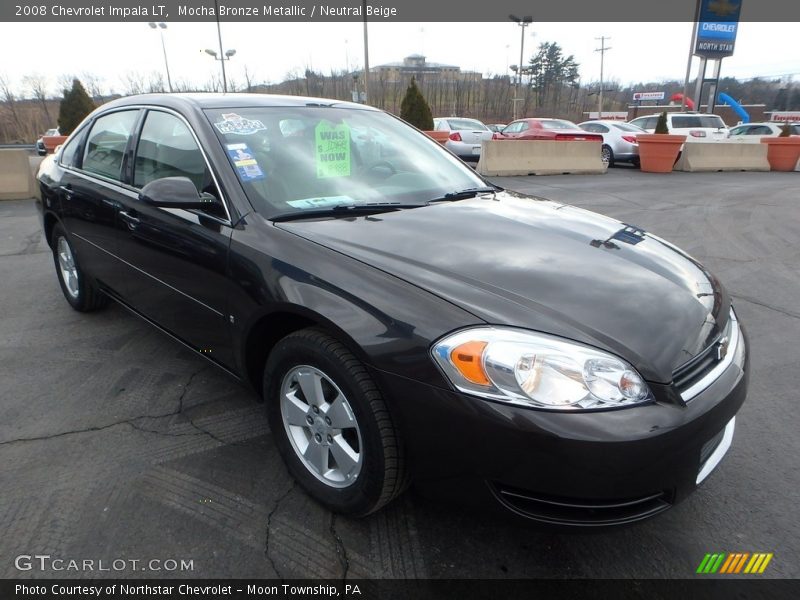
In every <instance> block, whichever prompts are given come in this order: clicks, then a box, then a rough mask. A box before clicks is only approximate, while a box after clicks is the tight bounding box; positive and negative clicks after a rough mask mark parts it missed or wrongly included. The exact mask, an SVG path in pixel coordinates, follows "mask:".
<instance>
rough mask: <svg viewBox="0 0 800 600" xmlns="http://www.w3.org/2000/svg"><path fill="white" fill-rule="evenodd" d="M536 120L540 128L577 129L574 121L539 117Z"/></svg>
mask: <svg viewBox="0 0 800 600" xmlns="http://www.w3.org/2000/svg"><path fill="white" fill-rule="evenodd" d="M537 122H538V123H539V125H541V126H542V129H579V127H578V126H577V125H575V123H572V122H571V121H562V120H560V119H540V120H539V121H537Z"/></svg>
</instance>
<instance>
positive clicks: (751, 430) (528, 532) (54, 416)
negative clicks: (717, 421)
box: [0, 168, 800, 578]
mask: <svg viewBox="0 0 800 600" xmlns="http://www.w3.org/2000/svg"><path fill="white" fill-rule="evenodd" d="M497 182H498V183H499V184H500V185H503V186H504V187H507V188H509V189H513V190H517V191H522V192H527V193H533V194H537V195H541V196H546V197H550V198H552V199H555V200H560V201H565V202H569V203H572V204H576V205H578V206H582V207H585V208H588V209H590V210H593V211H597V212H600V213H604V214H607V215H610V216H613V217H616V218H619V219H621V220H623V221H625V222H627V223H630V224H635V225H638V226H640V227H643V228H645V229H647V230H649V231H651V232H653V233H655V234H657V235H659V236H661V237H663V238H666V239H667V240H670V241H672V242H674V243H676V244H677V245H679V246H681V247H682V248H684V249H685V250H687V251H688V252H689V253H690V254H692V255H693V256H695V257H696V258H698V259H699V260H701V261H702V262H704V263H705V264H706V265H707V266H708V267H709V268H711V269H712V270H713V271H714V272H715V273H716V274H717V275H718V277H719V278H720V279H721V280H722V281H723V283H724V284H725V285H726V286H727V288H728V290H729V291H730V292H731V293H732V294H733V296H734V299H735V304H736V307H737V311H738V313H739V316H740V318H741V320H742V321H743V322H744V324H745V325H746V327H747V328H748V330H749V333H750V336H751V352H752V381H751V388H750V395H749V399H748V401H747V403H746V404H745V406H744V407H743V409H742V411H741V413H740V418H738V419H737V427H736V435H735V438H734V442H733V446H732V448H731V450H730V451H729V453H728V456H727V457H726V459H725V460H724V461H723V462H722V464H721V465H720V467H719V468H718V470H717V471H716V472H715V473H714V474H713V475H712V476H711V477H710V478H709V479H708V480H707V481H706V482H705V484H704V485H703V486H702V487H701V488H700V489H699V490H698V491H697V492H696V493H695V494H694V495H693V496H692V497H691V498H690V499H688V500H687V501H686V502H684V503H683V504H680V505H678V506H676V507H675V508H674V509H672V510H671V511H669V512H667V513H665V514H662V515H660V516H658V517H656V518H655V519H652V520H650V521H647V522H645V523H641V524H638V525H635V526H631V527H627V528H624V529H619V530H614V531H611V532H604V533H594V534H585V533H575V534H564V533H554V532H542V531H539V530H537V529H535V528H533V527H528V526H526V525H524V524H523V525H520V523H519V522H509V521H505V520H500V519H495V518H488V519H487V518H486V517H485V516H484V515H481V514H475V513H472V512H469V511H467V510H463V509H460V508H459V507H454V506H448V505H443V504H440V503H437V502H435V501H432V500H428V499H426V498H423V497H420V496H419V495H418V494H416V493H415V492H414V491H413V490H412V491H411V492H410V493H407V494H406V495H405V496H403V497H402V498H400V499H399V500H398V501H396V502H394V503H393V504H392V505H390V506H389V507H388V508H387V509H385V510H383V511H381V512H379V513H378V514H375V515H373V516H371V517H369V518H366V519H363V520H351V519H348V518H344V517H338V516H334V515H332V514H330V513H329V512H327V511H325V510H324V509H322V508H321V507H320V506H318V505H317V504H315V503H314V502H313V501H312V500H310V499H309V498H308V497H306V495H305V494H304V493H303V492H302V491H301V490H300V489H299V488H298V487H296V486H295V485H294V484H293V482H292V481H291V480H290V478H289V477H288V475H287V473H286V471H285V469H284V467H283V465H282V463H281V461H280V459H279V457H278V454H277V451H276V450H275V448H274V446H273V442H272V439H271V435H270V432H269V428H268V426H267V423H266V420H265V419H264V416H263V411H262V406H261V405H259V404H257V403H256V402H255V399H254V397H253V396H252V395H251V394H250V393H249V392H248V391H247V390H246V389H244V388H243V387H241V386H240V385H239V384H237V383H236V382H235V381H233V380H231V379H230V378H229V377H228V376H227V375H225V374H224V373H222V372H221V371H218V370H216V369H215V367H213V366H212V365H210V364H209V363H207V362H206V361H204V360H203V359H202V358H199V357H196V356H194V355H192V354H190V353H189V352H188V351H186V350H184V349H183V348H182V347H181V346H180V345H178V344H177V343H176V342H174V341H172V340H171V339H169V338H168V337H166V336H164V335H163V334H161V333H159V332H158V331H156V330H155V329H153V328H151V327H150V326H149V325H147V324H145V323H143V322H141V321H139V320H137V319H136V318H135V317H133V316H131V315H130V314H128V313H127V312H126V311H124V310H123V309H121V308H120V307H118V306H111V307H110V308H109V309H108V310H106V311H103V312H100V313H95V314H91V315H84V314H79V313H76V312H74V311H73V310H72V309H70V307H69V306H68V304H67V303H66V301H65V300H64V298H63V297H62V294H61V291H60V289H59V286H58V283H57V280H56V276H55V273H54V269H53V263H52V259H51V256H50V252H49V249H48V247H47V245H46V243H45V242H44V240H43V239H42V237H41V233H40V229H39V224H38V220H37V217H36V213H35V208H34V204H33V201H22V202H3V203H0V280H1V281H2V287H1V288H0V289H2V294H1V296H0V297H1V298H2V311H3V316H2V319H0V399H2V400H0V402H2V416H3V418H2V419H0V465H2V467H1V468H0V482H1V483H0V489H2V494H0V577H4V578H16V577H41V576H43V575H44V576H68V577H76V576H87V574H81V573H76V572H74V571H73V572H65V571H62V572H54V571H52V570H50V569H45V571H44V572H41V571H39V570H38V569H33V570H30V571H19V570H18V569H17V568H16V567H15V564H14V563H15V557H17V556H18V555H33V554H49V555H51V556H52V557H54V558H55V557H60V558H64V559H95V560H100V559H102V560H103V561H106V562H107V563H110V562H111V561H113V560H115V559H127V560H132V559H133V560H142V561H148V560H150V559H153V558H156V559H161V560H167V559H174V560H176V561H178V563H180V561H181V560H184V561H192V566H193V569H192V570H191V571H169V572H168V571H165V570H161V571H155V572H154V571H147V572H142V571H141V570H140V568H141V567H139V568H133V567H131V566H130V563H129V564H128V566H126V568H125V569H123V570H121V571H114V572H110V573H109V572H105V573H104V572H94V573H91V574H88V575H90V576H92V577H104V576H123V577H128V576H130V577H145V576H146V577H161V576H173V577H184V576H185V577H195V578H212V577H247V578H261V577H276V576H279V577H331V578H341V577H344V576H346V577H352V578H359V577H375V578H415V577H452V578H468V577H473V578H474V577H485V578H526V577H537V578H544V577H609V578H650V577H674V578H685V577H692V576H693V575H694V571H695V569H696V568H697V565H698V563H699V562H700V560H701V559H702V558H703V556H704V554H705V553H706V552H716V551H727V552H733V551H746V552H773V553H774V555H775V556H774V559H773V560H772V562H771V564H770V566H769V568H768V570H767V572H766V573H765V574H764V575H762V577H782V578H797V577H800V503H799V502H798V497H799V496H798V490H799V489H800V469H798V467H797V462H798V456H800V441H799V440H800V436H798V423H800V410H799V409H798V393H797V386H798V381H797V380H796V377H797V376H798V373H800V350H798V340H800V304H798V298H800V268H798V262H800V194H798V189H800V188H799V184H800V178H798V174H797V173H712V174H696V173H695V174H690V173H673V174H671V175H668V176H660V175H649V174H644V173H640V172H638V171H636V170H633V169H626V168H619V169H612V170H611V171H609V173H607V174H606V175H603V176H554V177H519V178H498V179H497Z"/></svg>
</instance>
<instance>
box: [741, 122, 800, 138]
mask: <svg viewBox="0 0 800 600" xmlns="http://www.w3.org/2000/svg"><path fill="white" fill-rule="evenodd" d="M782 127H783V121H766V122H764V123H743V124H742V125H737V126H736V127H731V130H730V131H729V132H728V137H729V138H736V139H739V138H742V137H743V136H763V137H778V136H779V135H780V134H781V128H782ZM789 128H790V129H789V130H790V131H791V132H792V135H800V123H791V122H790V123H789Z"/></svg>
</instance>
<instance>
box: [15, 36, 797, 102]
mask: <svg viewBox="0 0 800 600" xmlns="http://www.w3.org/2000/svg"><path fill="white" fill-rule="evenodd" d="M691 31H692V25H691V23H534V24H533V26H532V27H529V28H528V29H527V31H526V37H525V56H526V60H527V58H528V57H530V55H531V53H532V52H533V51H534V50H535V48H536V46H537V45H538V44H539V43H541V42H545V41H552V42H558V44H560V45H561V46H562V48H563V49H564V51H565V53H566V54H574V55H575V58H576V60H577V61H578V62H579V63H580V74H581V79H582V81H583V82H584V83H587V82H590V81H596V80H597V79H598V77H599V72H600V56H599V53H596V52H594V49H595V48H597V47H599V42H598V41H596V40H595V39H594V38H595V37H597V36H600V35H606V36H610V37H611V39H610V40H609V41H608V43H607V45H608V46H610V47H611V50H610V51H608V53H607V54H606V62H605V76H606V79H615V80H619V81H620V82H622V83H629V82H636V81H653V80H656V81H657V80H663V79H679V80H682V79H683V77H684V74H685V69H686V59H687V53H688V47H689V38H690V36H691ZM369 35H370V47H369V51H370V64H371V65H372V66H374V65H379V64H382V63H386V62H392V61H398V60H401V59H402V58H403V57H404V56H407V55H409V54H413V53H420V54H424V55H425V56H427V57H428V60H429V61H433V62H441V63H449V64H455V65H459V66H461V68H462V69H465V70H476V71H481V72H483V73H484V74H487V75H489V74H498V73H507V72H508V70H507V67H508V65H509V64H516V63H517V62H518V61H519V50H520V28H519V27H518V26H517V25H516V24H514V23H510V22H509V23H487V24H479V23H452V24H446V23H370V25H369ZM164 36H165V41H166V45H167V54H168V59H169V64H170V71H171V74H172V78H173V80H185V81H189V82H192V83H194V84H198V85H201V84H203V83H205V82H206V81H208V80H209V79H210V78H211V77H212V75H214V74H218V73H219V63H218V62H216V61H214V60H213V59H212V58H211V57H210V56H208V55H207V54H205V53H203V49H205V48H212V49H216V50H218V48H219V46H218V41H217V31H216V24H215V23H214V22H208V23H176V22H171V23H168V29H167V30H166V31H165V32H164ZM222 36H223V45H224V47H225V49H226V50H227V49H230V48H235V49H236V51H237V53H236V56H234V57H233V59H232V60H231V61H230V62H229V63H227V64H228V71H229V77H232V78H233V79H234V80H236V81H237V82H238V83H239V84H240V85H241V84H242V83H243V81H244V77H243V68H244V66H245V65H247V68H248V70H249V71H250V72H251V73H253V74H254V78H255V81H257V82H272V83H274V82H278V81H281V80H283V79H284V78H285V77H286V75H287V73H291V72H292V71H297V72H298V73H300V72H302V71H303V70H304V69H305V68H306V67H307V66H310V67H311V68H313V69H314V70H316V71H322V72H326V73H327V72H329V71H330V69H337V70H338V69H344V68H345V67H348V66H349V67H350V68H351V69H354V68H358V67H361V66H362V65H363V28H362V24H361V23H337V24H334V25H332V24H324V23H282V24H274V23H223V24H222ZM796 38H797V24H796V23H741V24H740V29H739V33H738V38H737V41H736V53H735V54H734V56H732V57H731V58H726V59H725V60H724V61H723V65H722V75H723V76H726V75H729V76H736V77H742V78H750V77H755V76H770V77H772V76H788V75H794V76H795V77H800V52H797V51H796V48H797V45H796V43H795V42H793V41H792V40H796ZM59 39H61V40H63V41H62V42H61V43H59V44H58V45H57V46H56V47H48V46H47V44H46V43H47V41H48V40H59ZM777 41H780V42H781V43H780V44H778V43H776V42H777ZM792 47H793V48H795V49H794V50H791V48H792ZM781 48H782V50H781ZM0 56H2V57H3V60H2V62H0V74H2V75H5V76H6V77H7V78H8V79H10V80H11V81H12V84H14V86H15V88H16V89H17V91H18V92H20V91H23V90H24V88H23V86H22V78H23V77H24V76H25V75H29V74H40V75H43V76H45V77H47V78H48V81H49V84H50V87H51V90H52V92H53V93H56V91H57V81H58V78H59V76H62V75H64V74H78V75H80V74H81V73H84V72H88V73H93V74H95V75H97V76H99V77H100V78H101V79H102V80H103V88H104V92H105V93H109V92H111V91H115V92H121V91H122V90H123V89H124V84H123V82H122V81H123V78H124V74H125V73H127V72H137V73H141V74H142V75H145V76H149V74H150V73H151V72H153V71H158V72H161V73H163V69H164V60H163V55H162V52H161V44H160V40H159V35H158V32H157V31H155V30H152V29H150V28H149V27H148V26H147V24H146V23H141V22H137V23H71V24H70V23H64V24H58V23H15V24H13V25H12V24H11V23H0ZM26 95H27V91H26Z"/></svg>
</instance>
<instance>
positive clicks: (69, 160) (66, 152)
mask: <svg viewBox="0 0 800 600" xmlns="http://www.w3.org/2000/svg"><path fill="white" fill-rule="evenodd" d="M85 133H86V129H84V130H83V131H80V132H77V133H76V134H75V135H73V136H72V138H71V139H70V140H69V141H68V142H67V143H66V144H65V145H64V147H63V148H61V153H60V154H59V157H58V162H59V163H61V164H62V165H63V166H65V167H74V166H75V159H76V158H77V153H78V147H79V146H80V145H81V140H82V139H83V137H84V135H83V134H85Z"/></svg>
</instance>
